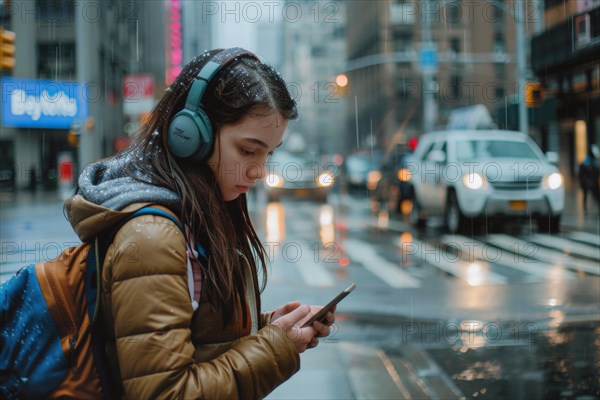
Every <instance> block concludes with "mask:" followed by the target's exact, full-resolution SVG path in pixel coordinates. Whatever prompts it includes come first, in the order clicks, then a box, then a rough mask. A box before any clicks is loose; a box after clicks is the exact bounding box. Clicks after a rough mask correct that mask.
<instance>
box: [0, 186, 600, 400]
mask: <svg viewBox="0 0 600 400" xmlns="http://www.w3.org/2000/svg"><path fill="white" fill-rule="evenodd" d="M0 200H1V201H2V202H1V204H0V220H1V222H2V223H1V224H0V242H1V248H0V279H1V280H5V279H6V278H8V277H9V276H10V274H12V273H13V272H14V271H15V270H16V269H18V268H19V267H20V266H21V265H23V264H27V263H31V262H35V261H39V260H43V259H51V258H53V257H54V256H56V255H57V254H58V253H59V252H60V251H61V250H62V249H64V248H66V247H68V246H69V245H72V244H74V243H76V242H77V238H76V236H75V235H74V234H73V233H72V231H71V230H70V226H69V225H68V223H67V222H66V220H65V218H64V216H63V213H62V206H61V202H62V201H61V200H60V199H59V198H58V196H57V195H56V194H46V193H37V194H36V195H35V196H33V197H32V196H30V195H28V194H20V195H19V196H16V197H15V196H13V195H10V194H2V197H1V198H0ZM251 212H252V215H253V218H254V221H255V223H256V226H257V230H258V232H259V235H260V236H261V237H262V238H263V241H264V244H265V246H266V248H267V251H268V253H269V258H270V260H271V261H272V263H271V267H270V274H269V285H268V287H267V289H266V291H265V293H264V295H263V307H264V308H265V309H270V308H274V307H277V306H279V305H281V304H283V303H285V302H287V301H290V300H294V299H297V300H300V301H303V302H307V303H311V304H323V303H326V302H327V301H328V300H329V299H330V298H331V297H333V295H334V294H336V293H337V292H338V291H339V290H341V289H343V288H345V287H347V286H348V285H349V284H350V283H352V282H356V283H357V285H358V288H357V290H356V291H355V292H354V293H353V294H352V295H350V296H349V297H348V298H347V299H346V300H344V302H343V303H341V304H340V306H339V309H338V313H339V317H338V320H339V322H338V324H336V326H335V329H334V333H333V334H332V336H331V337H330V338H328V339H327V340H328V341H330V342H334V343H335V342H336V341H338V340H339V341H351V342H359V343H365V344H368V345H370V346H374V347H378V348H381V349H382V350H383V351H384V352H385V353H386V354H388V355H389V356H390V357H409V350H410V349H417V350H419V351H424V352H425V353H426V354H427V356H428V357H429V359H430V360H431V361H432V363H435V365H437V366H439V368H440V370H441V371H440V373H439V374H440V375H443V376H444V377H446V378H449V379H450V380H451V381H452V382H453V383H454V385H455V386H456V388H458V389H459V390H460V392H461V393H462V394H464V396H465V397H468V398H493V399H516V398H523V399H537V398H540V399H541V398H564V399H570V398H582V399H583V398H585V396H591V397H589V398H600V392H599V390H600V389H599V387H598V382H599V376H598V371H599V370H600V339H599V336H600V335H599V334H600V328H599V325H600V323H599V317H598V315H599V312H600V306H599V304H600V278H599V274H600V266H599V265H600V244H599V243H598V240H599V239H598V238H599V236H598V232H597V231H594V230H591V231H590V229H587V228H586V227H585V226H583V225H582V226H581V228H579V227H578V226H577V220H575V223H572V224H571V225H570V226H568V227H567V226H565V228H564V229H563V231H562V232H561V233H560V234H556V235H546V234H543V233H539V232H536V231H535V228H533V227H532V226H531V225H529V224H527V222H526V221H524V222H523V223H521V224H517V225H514V226H511V227H504V228H505V229H502V230H497V231H493V232H492V231H491V230H490V231H488V232H487V233H485V234H482V235H478V236H475V237H464V236H460V235H452V236H449V235H445V234H444V233H443V231H442V230H441V229H440V227H439V226H436V222H435V221H432V223H431V224H430V226H429V227H428V228H427V229H426V230H424V231H421V232H417V231H414V230H413V229H412V228H411V227H410V226H409V225H408V224H407V222H406V221H405V220H404V218H403V217H402V216H394V215H389V214H386V213H384V212H373V211H372V210H371V209H370V204H369V202H368V201H367V199H365V198H362V197H360V196H354V197H353V196H347V195H343V196H331V197H330V199H329V202H328V203H325V204H320V203H314V202H310V201H304V200H284V201H283V202H281V203H269V204H267V203H266V201H265V199H264V197H263V196H262V195H261V194H260V193H259V194H258V197H257V198H256V199H253V201H252V202H251ZM411 351H412V350H411ZM407 360H409V361H408V362H409V363H410V359H409V358H407ZM423 373H425V372H423Z"/></svg>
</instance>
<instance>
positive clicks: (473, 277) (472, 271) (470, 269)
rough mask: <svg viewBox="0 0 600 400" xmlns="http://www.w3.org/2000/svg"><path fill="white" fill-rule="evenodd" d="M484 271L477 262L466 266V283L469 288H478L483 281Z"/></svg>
mask: <svg viewBox="0 0 600 400" xmlns="http://www.w3.org/2000/svg"><path fill="white" fill-rule="evenodd" d="M485 272H486V271H485V270H484V269H483V267H482V266H481V264H480V263H478V262H472V263H470V264H468V265H467V273H466V276H467V283H468V284H469V285H471V286H479V285H481V284H482V282H483V281H484V279H483V277H484V274H485Z"/></svg>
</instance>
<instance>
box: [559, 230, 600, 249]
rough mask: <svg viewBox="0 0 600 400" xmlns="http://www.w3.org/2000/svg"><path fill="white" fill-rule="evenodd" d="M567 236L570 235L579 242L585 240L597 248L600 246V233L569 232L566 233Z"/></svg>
mask: <svg viewBox="0 0 600 400" xmlns="http://www.w3.org/2000/svg"><path fill="white" fill-rule="evenodd" d="M565 236H567V237H569V238H570V239H571V240H576V241H578V242H585V243H587V244H589V245H592V246H594V247H596V248H600V235H598V234H594V233H589V232H569V233H567V234H565Z"/></svg>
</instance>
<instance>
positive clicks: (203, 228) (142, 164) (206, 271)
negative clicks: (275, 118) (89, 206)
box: [128, 50, 298, 324]
mask: <svg viewBox="0 0 600 400" xmlns="http://www.w3.org/2000/svg"><path fill="white" fill-rule="evenodd" d="M219 51H221V50H212V51H209V52H206V53H204V54H202V55H200V56H198V57H196V58H195V59H194V60H192V61H191V62H190V63H189V64H187V65H186V66H185V67H184V68H183V70H182V71H181V73H180V74H179V76H178V77H177V78H176V79H175V81H174V82H173V83H172V84H171V86H170V87H169V88H168V89H167V91H166V93H165V95H164V96H163V98H162V99H161V100H160V102H159V103H158V104H157V106H156V107H155V109H154V110H153V111H152V112H151V114H150V116H149V118H148V120H147V122H146V123H145V124H144V125H143V126H142V128H141V131H140V134H139V135H138V136H137V137H136V138H135V139H134V140H133V142H132V145H131V147H130V149H129V150H128V152H133V154H135V155H139V156H134V157H128V159H130V160H131V163H132V164H131V165H130V167H132V168H131V170H130V171H131V172H130V175H131V176H132V177H134V178H136V175H138V174H140V173H142V175H145V176H146V178H145V179H147V177H148V176H149V177H150V178H151V182H153V183H154V184H156V185H158V186H162V187H166V188H168V189H171V190H173V191H174V192H177V193H178V194H179V196H180V200H181V209H180V210H177V211H178V212H179V215H180V217H181V218H182V220H183V221H184V222H185V223H186V224H188V225H189V226H190V228H191V229H192V232H193V233H194V237H195V239H196V240H197V241H198V242H199V243H201V244H202V245H203V246H204V247H205V248H206V250H207V251H208V254H209V257H208V263H207V265H204V266H203V275H204V276H203V290H204V289H205V288H206V289H207V290H208V292H207V293H208V294H209V295H210V298H211V301H210V303H213V304H215V303H217V301H219V302H220V303H221V304H220V307H222V311H223V320H224V322H226V323H227V322H229V321H231V319H232V318H234V317H236V316H237V310H238V309H239V306H240V304H244V303H243V299H244V294H245V293H244V270H243V269H244V268H248V267H249V268H250V269H251V271H250V272H251V276H252V277H257V276H258V270H257V261H258V262H260V264H261V275H262V284H261V285H260V290H263V289H264V287H265V284H266V280H267V265H266V252H265V249H264V247H263V245H262V243H261V242H260V239H259V237H258V235H257V234H256V231H255V229H254V227H253V226H252V222H251V221H250V215H249V213H248V206H247V202H246V195H245V194H242V195H240V196H239V197H238V198H237V199H235V200H232V201H228V202H226V201H225V200H224V199H223V197H222V194H221V192H220V190H219V187H218V184H217V180H216V177H215V175H214V173H213V171H212V170H211V168H210V167H209V166H208V164H207V163H206V162H205V161H202V162H189V161H185V160H181V159H177V158H175V157H174V156H172V155H171V154H170V152H169V150H168V146H167V140H166V135H167V130H168V126H169V122H170V121H171V118H172V117H173V116H174V115H175V114H176V113H177V112H178V111H179V110H181V109H182V108H183V107H184V105H185V101H186V98H187V94H188V91H189V89H190V87H191V84H192V82H193V80H194V79H195V77H196V76H197V74H198V72H199V71H200V69H201V68H202V67H203V66H204V65H205V64H206V63H207V61H208V60H209V59H211V58H212V57H213V56H214V55H215V54H217V53H218V52H219ZM202 105H203V107H204V110H205V111H206V113H207V114H208V116H209V119H210V121H211V124H212V126H213V131H214V133H215V140H219V132H220V129H221V127H223V125H225V124H235V123H237V122H240V121H241V120H242V119H243V118H244V117H246V116H248V115H252V114H253V113H255V112H258V111H259V110H261V109H264V108H265V107H266V108H267V109H269V110H273V111H277V112H279V113H280V114H281V115H282V117H283V118H285V119H287V120H290V119H295V118H297V115H298V114H297V108H296V103H295V101H294V100H293V99H292V98H291V96H290V93H289V91H288V90H287V87H286V84H285V82H284V81H283V79H282V78H281V76H280V75H279V74H278V73H277V72H276V71H275V70H274V69H273V68H272V67H270V66H268V65H266V64H264V63H262V62H260V61H257V60H255V59H252V58H249V57H246V58H244V57H243V56H242V57H240V58H239V59H237V60H235V61H233V62H231V63H229V64H228V65H226V66H225V67H224V68H223V69H222V70H221V71H219V72H218V73H217V75H216V76H215V77H214V78H213V79H211V82H210V83H209V84H208V86H207V88H206V92H205V94H204V96H203V101H202ZM138 176H139V175H138ZM243 259H246V260H248V262H243V261H242V260H243ZM253 279H256V278H253ZM206 283H209V284H208V285H207V284H206ZM257 284H258V282H257V281H255V286H257ZM249 289H250V288H249ZM257 301H259V296H257ZM241 309H242V313H243V320H244V324H245V323H246V321H247V315H246V308H245V307H241ZM259 309H260V304H259Z"/></svg>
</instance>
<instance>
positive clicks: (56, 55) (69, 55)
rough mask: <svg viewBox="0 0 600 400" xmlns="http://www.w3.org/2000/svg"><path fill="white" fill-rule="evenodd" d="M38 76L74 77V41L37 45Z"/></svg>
mask: <svg viewBox="0 0 600 400" xmlns="http://www.w3.org/2000/svg"><path fill="white" fill-rule="evenodd" d="M38 60H39V61H38V76H39V77H40V78H46V79H57V80H58V79H75V78H76V76H75V74H76V65H77V60H76V58H75V43H73V42H69V43H65V42H58V43H42V44H39V45H38Z"/></svg>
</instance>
